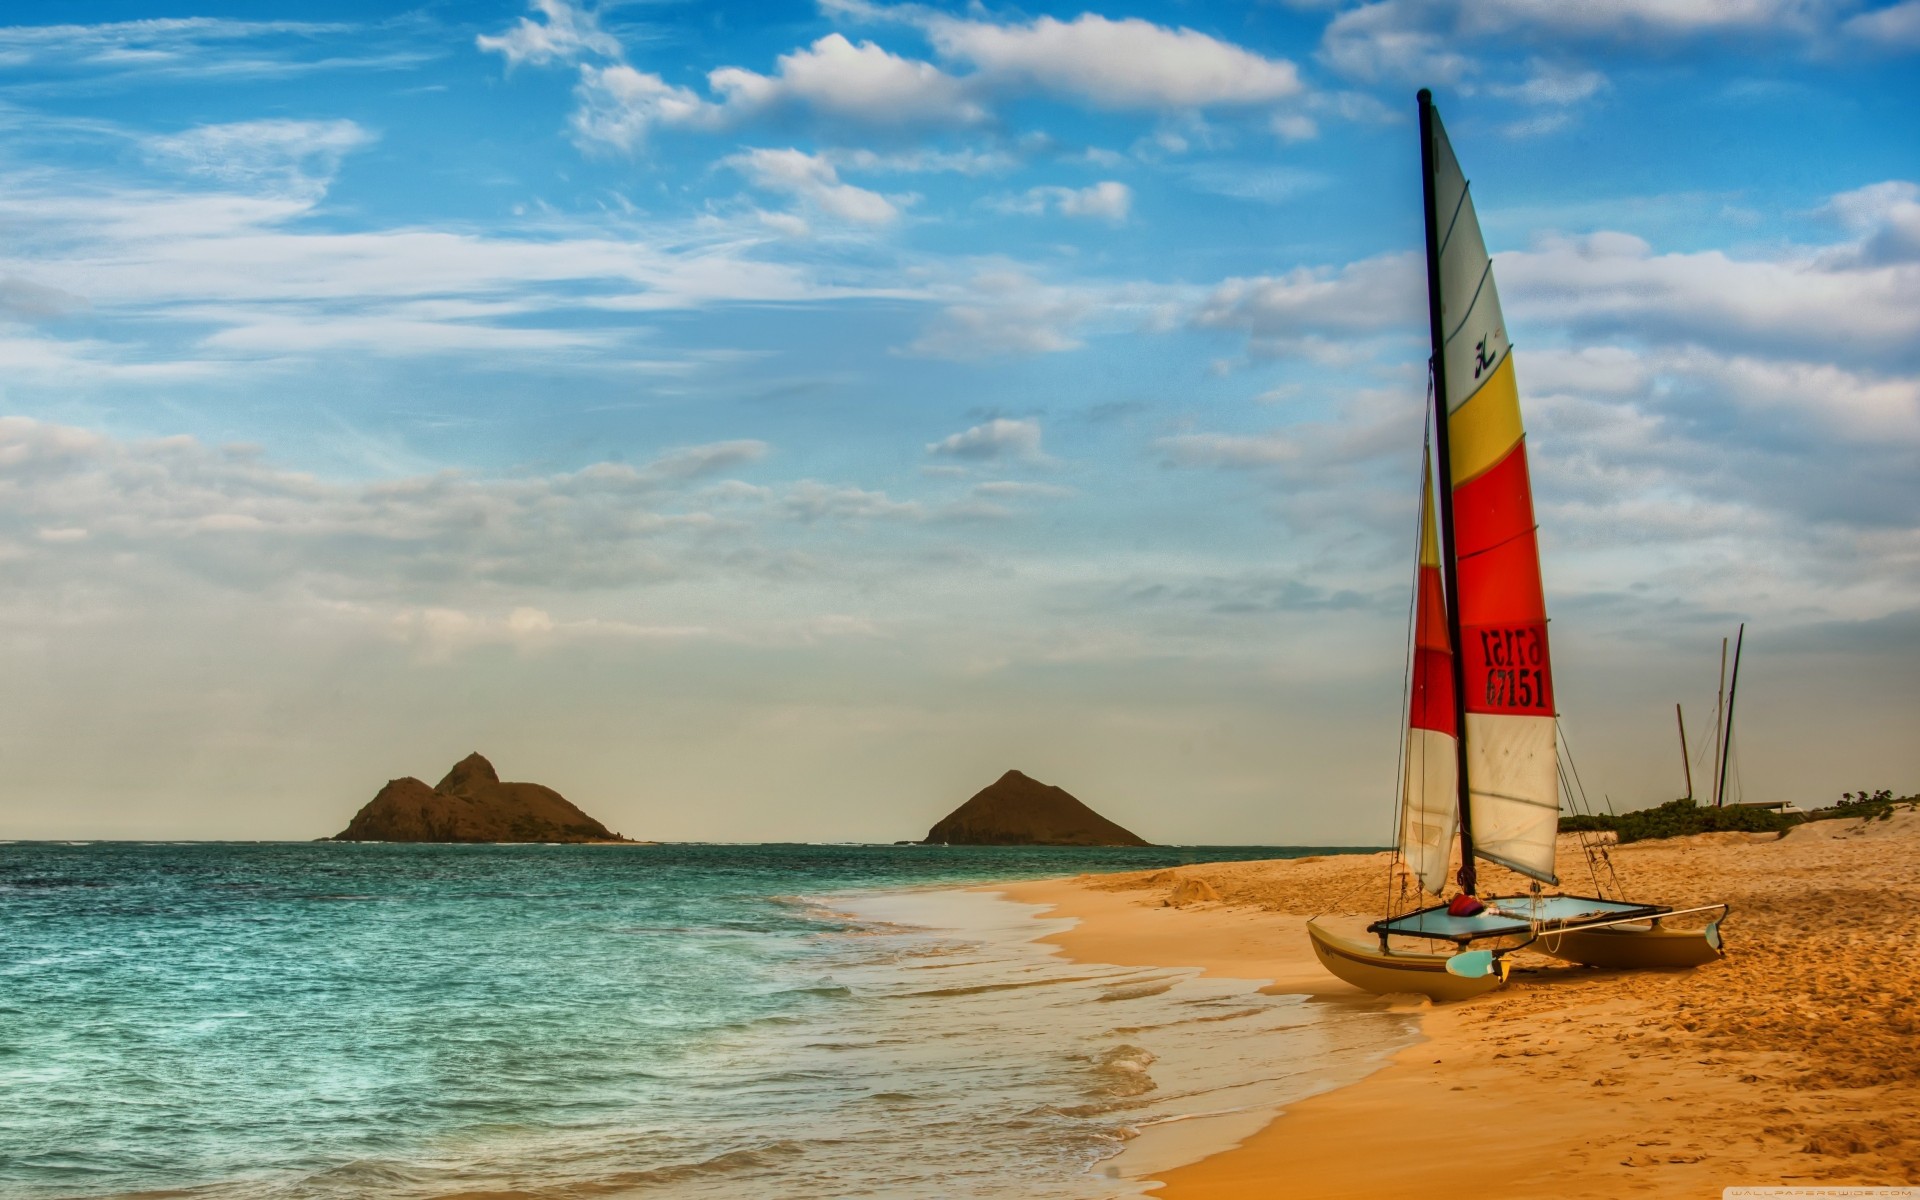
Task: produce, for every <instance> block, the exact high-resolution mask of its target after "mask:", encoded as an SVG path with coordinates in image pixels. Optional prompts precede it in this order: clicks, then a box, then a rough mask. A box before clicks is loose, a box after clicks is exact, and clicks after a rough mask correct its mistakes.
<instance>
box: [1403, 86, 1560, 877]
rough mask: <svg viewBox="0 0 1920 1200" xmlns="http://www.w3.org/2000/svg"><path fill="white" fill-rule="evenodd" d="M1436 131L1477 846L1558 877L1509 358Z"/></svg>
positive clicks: (1486, 268)
mask: <svg viewBox="0 0 1920 1200" xmlns="http://www.w3.org/2000/svg"><path fill="white" fill-rule="evenodd" d="M1432 128H1433V146H1432V152H1433V157H1432V162H1433V201H1434V218H1435V229H1436V231H1437V234H1438V255H1437V257H1438V259H1439V276H1440V279H1439V283H1440V288H1439V291H1440V302H1441V303H1440V326H1441V332H1442V336H1443V338H1444V342H1443V346H1444V351H1443V354H1442V359H1443V361H1444V365H1445V370H1444V372H1443V377H1442V379H1441V396H1442V399H1443V401H1444V407H1445V411H1446V413H1447V433H1448V439H1447V440H1448V443H1449V446H1448V451H1449V452H1448V466H1449V480H1450V483H1451V485H1452V488H1453V551H1454V555H1455V563H1456V571H1457V575H1458V584H1457V590H1458V601H1457V602H1458V604H1459V614H1458V616H1459V630H1460V643H1461V644H1460V647H1459V655H1458V662H1457V665H1458V667H1459V669H1460V671H1461V672H1462V674H1463V689H1462V690H1463V697H1464V701H1465V710H1466V711H1465V721H1464V732H1465V737H1466V758H1467V783H1468V788H1469V792H1470V805H1471V807H1470V810H1469V812H1470V816H1471V820H1472V829H1473V847H1474V853H1475V855H1476V856H1477V857H1480V858H1484V859H1487V860H1489V861H1491V862H1495V863H1499V864H1500V865H1501V866H1505V867H1510V868H1512V869H1514V870H1516V871H1519V872H1521V873H1523V874H1526V875H1530V876H1532V877H1533V878H1535V879H1539V880H1542V881H1544V882H1547V883H1557V882H1558V880H1557V879H1556V878H1555V875H1554V869H1553V845H1554V835H1555V834H1556V833H1557V832H1558V830H1559V820H1560V785H1559V772H1558V762H1557V757H1556V750H1555V744H1554V707H1553V673H1552V670H1551V668H1550V666H1549V664H1548V658H1547V606H1546V601H1545V598H1544V596H1543V593H1542V590H1541V586H1540V547H1539V542H1538V540H1537V538H1536V537H1535V533H1534V529H1535V525H1534V518H1533V489H1532V485H1531V484H1530V483H1529V481H1528V478H1527V443H1526V434H1525V432H1524V431H1523V429H1522V428H1521V424H1520V397H1519V392H1518V390H1517V389H1516V387H1515V384H1514V374H1513V354H1512V350H1511V347H1510V346H1509V345H1508V343H1507V330H1506V322H1505V321H1504V320H1503V319H1502V317H1501V315H1500V295H1499V292H1498V291H1497V290H1496V289H1495V287H1494V281H1493V262H1492V260H1491V259H1489V258H1488V257H1487V248H1486V243H1485V241H1484V240H1483V239H1482V238H1481V235H1480V222H1479V219H1478V218H1477V217H1476V216H1475V215H1474V211H1473V198H1472V196H1471V195H1469V194H1468V190H1467V180H1466V177H1465V176H1464V175H1463V174H1462V173H1461V171H1460V164H1459V161H1458V160H1457V159H1455V158H1454V155H1453V147H1452V145H1450V144H1449V143H1448V141H1447V135H1446V131H1445V130H1444V129H1443V128H1442V127H1441V125H1440V117H1439V114H1438V113H1437V112H1436V113H1434V115H1433V125H1432Z"/></svg>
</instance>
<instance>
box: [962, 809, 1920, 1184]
mask: <svg viewBox="0 0 1920 1200" xmlns="http://www.w3.org/2000/svg"><path fill="white" fill-rule="evenodd" d="M1560 856H1561V861H1560V866H1559V873H1560V877H1561V879H1562V880H1563V887H1564V888H1565V890H1568V891H1572V892H1581V893H1586V894H1591V883H1592V876H1591V875H1590V868H1589V862H1588V859H1587V856H1586V854H1585V853H1584V852H1583V851H1582V849H1581V847H1580V845H1579V842H1578V839H1576V838H1575V837H1573V836H1563V837H1562V838H1561V846H1560ZM1607 856H1608V858H1610V860H1611V866H1612V868H1613V870H1614V871H1615V872H1617V874H1618V877H1619V879H1620V882H1621V884H1622V885H1624V888H1625V891H1626V894H1627V895H1629V896H1631V897H1633V898H1635V899H1646V900H1651V901H1657V902H1660V903H1666V904H1671V905H1675V906H1676V907H1684V906H1688V905H1693V904H1704V903H1711V902H1715V901H1726V902H1728V903H1730V904H1731V905H1732V906H1733V911H1732V914H1731V915H1730V916H1729V918H1728V919H1727V921H1726V922H1725V924H1724V925H1723V927H1722V928H1723V930H1724V932H1725V935H1726V938H1727V956H1726V957H1725V958H1724V959H1722V960H1720V961H1718V962H1715V963H1711V964H1709V965H1707V966H1704V967H1701V968H1698V969H1697V970H1693V971H1671V972H1633V973H1623V972H1611V971H1600V970H1594V969H1591V968H1581V967H1571V966H1567V965H1564V964H1559V963H1557V962H1556V961H1555V960H1552V959H1548V958H1546V957H1544V956H1540V955H1534V954H1531V953H1526V954H1523V955H1522V956H1518V960H1519V961H1520V962H1521V964H1522V966H1523V967H1525V968H1528V969H1525V970H1522V971H1519V972H1516V974H1515V976H1514V978H1513V980H1512V981H1511V982H1510V983H1509V984H1508V986H1507V987H1505V988H1503V989H1501V990H1499V991H1496V992H1493V993H1490V994H1488V995H1486V996H1483V997H1480V998H1478V999H1475V1000H1471V1001H1466V1002H1463V1003H1459V1004H1452V1005H1430V1004H1427V1003H1426V1002H1425V1001H1418V1002H1414V1003H1418V1004H1419V1006H1420V1008H1419V1011H1420V1013H1421V1014H1422V1020H1421V1032H1422V1035H1423V1040H1421V1041H1420V1042H1418V1043H1417V1044H1415V1045H1413V1046H1411V1047H1408V1048H1406V1049H1403V1050H1401V1051H1400V1052H1399V1053H1398V1054H1396V1055H1395V1056H1394V1057H1393V1058H1392V1059H1391V1060H1390V1061H1389V1062H1388V1063H1387V1064H1386V1065H1385V1066H1384V1067H1383V1069H1381V1070H1379V1071H1378V1072H1376V1073H1374V1074H1372V1075H1370V1076H1368V1077H1367V1078H1365V1079H1364V1080H1362V1081H1361V1082H1359V1083H1356V1084H1352V1085H1350V1086H1347V1087H1343V1088H1339V1089H1336V1090H1334V1091H1331V1092H1326V1093H1323V1094H1321V1095H1318V1096H1314V1097H1311V1098H1309V1099H1307V1100H1304V1101H1301V1102H1299V1103H1298V1104H1295V1105H1293V1106H1291V1107H1290V1108H1288V1109H1287V1111H1286V1112H1284V1113H1283V1114H1282V1115H1280V1116H1279V1117H1278V1119H1275V1120H1273V1121H1271V1122H1269V1123H1266V1124H1265V1125H1264V1127H1262V1128H1259V1129H1257V1130H1256V1131H1253V1132H1251V1133H1248V1132H1247V1131H1246V1129H1245V1128H1242V1129H1239V1130H1236V1131H1234V1132H1233V1133H1232V1134H1231V1135H1230V1136H1231V1137H1232V1138H1243V1139H1244V1140H1241V1141H1240V1142H1239V1144H1238V1145H1236V1146H1234V1147H1232V1148H1231V1149H1225V1150H1221V1151H1219V1152H1213V1151H1214V1150H1216V1149H1217V1147H1218V1141H1216V1142H1215V1143H1214V1144H1213V1145H1208V1144H1206V1142H1205V1140H1204V1139H1200V1140H1196V1141H1195V1143H1194V1146H1195V1149H1194V1152H1193V1154H1192V1155H1188V1156H1187V1157H1189V1158H1193V1157H1197V1156H1199V1155H1205V1157H1199V1158H1198V1161H1189V1162H1187V1163H1186V1164H1185V1165H1180V1166H1175V1167H1171V1168H1167V1167H1166V1166H1165V1165H1164V1164H1165V1162H1166V1161H1168V1160H1169V1159H1177V1158H1178V1157H1180V1156H1178V1155H1169V1154H1167V1153H1166V1151H1165V1149H1164V1148H1162V1150H1161V1151H1160V1152H1158V1153H1157V1154H1155V1155H1154V1156H1152V1157H1153V1158H1154V1159H1155V1160H1156V1161H1153V1162H1150V1163H1145V1164H1141V1163H1135V1164H1132V1165H1131V1166H1130V1167H1129V1166H1128V1164H1127V1162H1126V1158H1125V1157H1124V1156H1123V1158H1122V1160H1121V1165H1122V1166H1123V1168H1125V1169H1130V1170H1133V1171H1134V1173H1136V1174H1138V1175H1140V1176H1142V1177H1145V1178H1151V1179H1153V1180H1156V1181H1158V1182H1159V1183H1160V1184H1161V1185H1162V1186H1161V1187H1160V1189H1159V1190H1158V1191H1157V1192H1156V1193H1155V1194H1156V1195H1157V1196H1160V1197H1163V1198H1164V1200H1215V1198H1224V1197H1252V1196H1270V1195H1272V1196H1299V1197H1313V1198H1320V1197H1327V1198H1333V1197H1356V1198H1358V1197H1368V1198H1376V1200H1377V1198H1385V1197H1415V1196H1419V1197H1422V1198H1423V1200H1424V1198H1426V1197H1431V1196H1434V1195H1449V1194H1454V1193H1455V1192H1465V1191H1468V1190H1473V1191H1479V1190H1483V1189H1486V1188H1488V1187H1492V1188H1495V1189H1498V1190H1501V1191H1503V1192H1505V1193H1507V1194H1511V1195H1516V1196H1541V1197H1545V1196H1552V1197H1562V1198H1565V1200H1615V1198H1617V1197H1623V1196H1648V1197H1701V1198H1703V1200H1704V1198H1707V1197H1718V1196H1719V1195H1720V1193H1721V1189H1723V1188H1726V1187H1733V1186H1750V1187H1751V1186H1803V1187H1807V1186H1828V1187H1831V1186H1838V1185H1848V1184H1853V1185H1878V1186H1894V1185H1900V1184H1909V1183H1917V1182H1920V1116H1917V1115H1916V1114H1920V812H1914V811H1910V810H1906V811H1901V812H1898V813H1896V814H1894V816H1893V817H1892V819H1890V820H1886V821H1869V822H1861V821H1857V820H1849V821H1823V822H1818V823H1815V824H1811V825H1805V826H1801V827H1800V828H1797V829H1795V830H1793V831H1791V832H1790V833H1789V834H1787V835H1786V836H1784V837H1776V836H1775V835H1773V834H1735V833H1727V834H1703V835H1699V836H1696V837H1690V838H1676V839H1671V840H1667V841H1655V842H1640V843H1634V844H1631V845H1627V846H1614V847H1608V848H1607ZM1593 866H1594V869H1596V870H1597V871H1598V872H1599V873H1600V875H1602V876H1603V877H1604V876H1605V874H1606V871H1607V866H1608V863H1607V862H1606V861H1601V862H1597V863H1595V864H1593ZM1385 878H1386V856H1385V855H1384V854H1368V855H1338V856H1327V857H1322V858H1318V859H1297V860H1291V861H1277V862H1269V863H1218V864H1206V865H1200V866H1192V867H1180V868H1176V869H1173V870H1167V871H1155V872H1140V873H1136V874H1130V875H1110V876H1082V877H1080V878H1078V879H1075V880H1070V881H1048V882H1041V883H1031V884H1016V885H1009V886H1006V887H1004V888H997V889H995V890H998V891H1003V892H1005V893H1006V894H1007V895H1008V896H1010V897H1011V898H1013V899H1016V900H1020V901H1023V902H1026V903H1035V904H1047V905H1051V906H1053V911H1052V912H1051V913H1049V914H1048V915H1049V916H1066V917H1074V918H1078V919H1079V924H1078V925H1077V926H1076V927H1075V928H1073V929H1071V930H1069V931H1067V932H1065V933H1061V934H1056V935H1054V936H1053V937H1052V938H1050V939H1048V940H1050V941H1053V942H1055V943H1057V944H1058V945H1059V946H1060V947H1061V949H1062V951H1063V952H1064V953H1065V954H1066V955H1067V956H1069V957H1070V958H1073V959H1076V960H1079V961H1084V962H1105V963H1115V964H1122V965H1155V966H1164V967H1175V966H1185V967H1199V968H1202V969H1203V970H1204V971H1205V972H1207V973H1209V974H1217V975H1226V976H1233V977H1238V978H1248V979H1267V980H1271V981H1272V983H1271V984H1270V985H1269V990H1273V991H1281V992H1292V993H1299V994H1305V995H1311V996H1313V997H1315V998H1316V1002H1318V1003H1327V1004H1343V1005H1356V1004H1371V1005H1387V1004H1397V1005H1398V1006H1399V1007H1401V1008H1405V1007H1406V1006H1407V1005H1408V1004H1409V1003H1410V1002H1408V1001H1406V1000H1400V1001H1387V1000H1382V999H1379V998H1372V997H1367V996H1365V995H1364V994H1363V993H1360V992H1359V991H1357V990H1356V989H1353V988H1351V987H1349V986H1347V985H1345V984H1343V983H1340V982H1339V981H1338V980H1335V979H1333V978H1332V977H1331V976H1329V975H1327V974H1326V973H1325V972H1324V971H1323V970H1322V969H1321V968H1320V966H1319V964H1318V963H1317V962H1316V961H1315V960H1314V957H1313V953H1312V950H1311V948H1310V946H1309V944H1308V941H1307V937H1306V934H1305V932H1304V927H1303V924H1304V921H1305V919H1306V917H1308V916H1310V915H1314V914H1317V913H1335V914H1342V916H1343V918H1344V919H1345V920H1346V921H1347V922H1349V924H1348V928H1357V927H1358V925H1359V924H1362V923H1364V920H1365V919H1366V918H1367V917H1369V916H1372V915H1377V913H1378V912H1379V911H1380V909H1381V906H1382V904H1383V903H1384V901H1385V899H1386V894H1385V888H1386V884H1385ZM1483 881H1484V882H1483V887H1482V890H1483V893H1487V892H1491V891H1495V890H1498V891H1520V892H1523V891H1524V890H1525V886H1524V881H1522V880H1519V879H1518V878H1517V877H1514V876H1511V875H1507V874H1506V873H1505V872H1501V871H1498V870H1489V871H1487V873H1486V874H1484V875H1483ZM1215 896H1217V897H1218V898H1217V899H1215V898H1213V897H1215Z"/></svg>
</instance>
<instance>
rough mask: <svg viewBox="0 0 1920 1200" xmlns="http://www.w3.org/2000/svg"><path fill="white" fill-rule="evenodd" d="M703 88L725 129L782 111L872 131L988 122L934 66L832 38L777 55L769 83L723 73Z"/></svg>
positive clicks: (964, 91) (765, 78) (745, 73)
mask: <svg viewBox="0 0 1920 1200" xmlns="http://www.w3.org/2000/svg"><path fill="white" fill-rule="evenodd" d="M707 82H708V84H709V86H710V87H711V88H712V89H713V91H714V93H715V94H716V95H717V96H719V97H720V98H721V101H720V103H721V105H722V106H723V108H724V110H725V117H726V119H727V120H729V121H737V120H740V119H744V118H745V117H748V116H751V115H755V114H759V113H764V112H770V111H776V110H779V109H782V108H788V107H798V108H804V109H807V110H809V111H811V112H813V113H816V114H818V115H820V116H824V117H829V118H835V119H839V120H844V121H849V122H855V123H859V124H862V125H871V126H900V125H964V124H972V123H975V122H978V121H982V120H984V119H986V115H987V113H986V110H985V109H984V108H982V107H981V106H980V104H979V103H977V102H976V101H975V100H974V99H973V98H972V97H971V96H970V95H969V92H968V85H967V84H966V83H965V82H963V81H961V80H958V79H955V78H954V77H952V76H950V75H948V74H946V73H945V72H943V71H941V70H940V69H939V68H938V67H936V66H934V65H933V64H931V63H926V62H920V61H918V60H915V59H908V58H901V57H900V56H898V55H895V54H891V53H889V52H888V51H886V50H884V49H882V48H881V47H879V46H877V45H875V44H874V43H872V42H861V43H859V44H858V45H855V44H854V43H852V42H850V41H848V40H847V39H846V38H845V37H843V36H842V35H840V34H837V33H830V34H828V35H826V36H825V37H823V38H820V39H819V40H818V41H816V42H814V43H813V45H811V46H808V47H807V48H805V49H803V50H795V51H793V52H792V53H789V54H783V55H781V56H780V58H779V59H778V60H777V62H776V63H775V65H774V72H773V74H771V75H761V74H758V73H756V72H754V71H749V70H746V69H744V68H741V67H722V68H720V69H719V70H716V71H713V72H710V73H709V74H708V76H707Z"/></svg>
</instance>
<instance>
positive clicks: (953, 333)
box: [907, 270, 1095, 360]
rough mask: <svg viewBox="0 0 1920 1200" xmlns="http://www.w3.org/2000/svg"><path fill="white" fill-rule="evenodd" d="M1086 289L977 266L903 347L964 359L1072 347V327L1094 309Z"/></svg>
mask: <svg viewBox="0 0 1920 1200" xmlns="http://www.w3.org/2000/svg"><path fill="white" fill-rule="evenodd" d="M1094 308H1095V300H1094V297H1093V296H1092V295H1090V294H1088V293H1086V292H1081V291H1075V290H1072V289H1068V288H1062V287H1056V286H1049V285H1046V284H1043V283H1040V282H1039V281H1038V280H1035V279H1033V278H1032V277H1030V276H1028V275H1026V274H1023V273H1022V272H1020V271H1017V270H992V271H983V272H981V273H980V274H979V275H977V276H975V277H974V278H973V280H972V281H971V282H970V284H969V286H968V288H967V298H966V299H965V300H962V301H959V302H957V303H953V304H949V305H947V306H946V307H945V308H943V309H942V310H941V311H940V314H939V316H937V317H935V318H934V320H933V321H932V322H931V323H930V324H929V325H928V327H927V329H926V330H925V331H924V332H923V333H921V335H920V336H919V337H917V338H915V339H914V341H913V342H912V343H911V344H910V345H909V346H908V347H907V353H909V354H915V355H920V356H922V357H926V358H949V359H956V360H969V359H979V358H996V357H1000V356H1003V355H1005V356H1023V355H1029V354H1052V353H1055V352H1058V351H1062V350H1074V349H1078V348H1079V346H1080V345H1081V343H1080V341H1079V339H1078V338H1076V337H1075V336H1074V335H1073V331H1074V329H1075V328H1076V327H1077V326H1079V325H1080V323H1081V322H1083V321H1085V320H1086V319H1087V318H1088V317H1089V316H1090V315H1091V314H1092V313H1093V311H1094Z"/></svg>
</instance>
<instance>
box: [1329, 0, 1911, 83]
mask: <svg viewBox="0 0 1920 1200" xmlns="http://www.w3.org/2000/svg"><path fill="white" fill-rule="evenodd" d="M1843 7H1844V6H1843V5H1839V4H1834V3H1826V2H1822V0H1813V2H1811V3H1809V2H1808V0H1615V2H1611V3H1606V4H1579V3H1564V2H1562V0H1374V2H1373V3H1366V4H1361V5H1359V6H1358V7H1355V8H1350V9H1347V10H1346V11H1344V12H1341V13H1340V14H1338V15H1337V16H1335V17H1334V18H1333V20H1332V21H1330V22H1328V23H1327V28H1326V31H1325V33H1324V34H1323V35H1322V38H1321V44H1320V50H1319V56H1320V58H1321V60H1322V61H1323V62H1325V63H1326V64H1327V65H1328V66H1330V67H1332V68H1333V69H1334V70H1336V71H1338V72H1340V73H1341V74H1344V75H1348V76H1351V77H1354V78H1356V79H1363V80H1367V81H1371V82H1378V81H1382V80H1394V81H1404V82H1415V81H1418V82H1423V83H1432V84H1445V85H1456V84H1460V83H1462V82H1463V81H1466V80H1469V79H1471V78H1472V77H1474V76H1475V75H1476V74H1477V73H1478V72H1479V70H1480V66H1481V64H1480V62H1479V61H1478V60H1477V59H1476V58H1475V57H1474V56H1473V55H1472V53H1470V51H1471V50H1473V49H1478V50H1480V51H1482V52H1483V53H1487V52H1491V51H1492V50H1493V48H1494V47H1496V46H1499V45H1501V44H1502V43H1503V42H1504V43H1511V42H1513V41H1518V42H1520V43H1521V44H1523V45H1534V46H1541V47H1566V48H1572V47H1578V46H1581V45H1585V44H1592V43H1613V44H1622V43H1624V44H1633V45H1639V46H1645V47H1648V48H1664V47H1666V46H1668V45H1669V44H1671V43H1672V42H1674V41H1677V40H1682V39H1689V38H1722V39H1724V38H1730V37H1744V38H1773V39H1777V40H1781V41H1797V42H1801V43H1804V44H1811V43H1812V41H1813V40H1814V39H1815V38H1817V37H1818V36H1819V35H1822V34H1825V33H1827V32H1830V31H1831V30H1832V28H1833V24H1834V20H1835V18H1836V16H1837V15H1838V14H1839V13H1840V12H1841V11H1842V10H1843ZM1856 19H1857V18H1856ZM1889 24H1890V25H1891V26H1895V27H1899V26H1900V25H1901V22H1900V21H1899V20H1898V19H1892V20H1890V21H1889ZM1536 102H1552V103H1565V101H1536Z"/></svg>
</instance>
